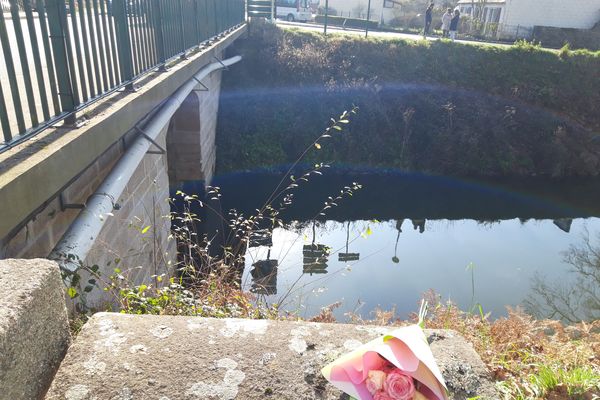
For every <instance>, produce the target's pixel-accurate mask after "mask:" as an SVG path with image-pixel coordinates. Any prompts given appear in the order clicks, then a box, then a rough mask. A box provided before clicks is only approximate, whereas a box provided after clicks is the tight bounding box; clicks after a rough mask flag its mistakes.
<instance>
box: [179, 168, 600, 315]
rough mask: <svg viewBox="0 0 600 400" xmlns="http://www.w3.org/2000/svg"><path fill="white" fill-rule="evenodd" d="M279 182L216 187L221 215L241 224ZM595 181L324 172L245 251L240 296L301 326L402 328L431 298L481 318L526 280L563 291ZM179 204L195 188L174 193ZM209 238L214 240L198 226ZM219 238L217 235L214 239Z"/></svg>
mask: <svg viewBox="0 0 600 400" xmlns="http://www.w3.org/2000/svg"><path fill="white" fill-rule="evenodd" d="M280 178H281V175H279V174H276V173H266V172H245V173H237V174H231V175H226V176H221V177H219V178H217V179H216V180H215V182H214V185H216V186H220V188H221V194H222V197H221V204H220V207H222V209H224V210H228V209H230V208H235V209H236V210H237V211H238V212H240V213H243V214H245V215H251V214H252V213H253V212H254V210H255V209H256V208H260V207H261V206H262V205H263V203H264V201H265V199H266V198H267V197H268V195H269V194H270V193H271V192H272V190H273V188H274V187H276V185H277V182H278V181H279V179H280ZM353 181H358V182H360V183H361V184H362V185H363V189H361V190H360V191H359V192H357V193H355V195H354V196H352V197H349V198H346V199H344V200H343V201H341V202H338V203H339V206H338V207H335V208H334V209H332V210H329V212H328V213H327V215H326V216H324V217H323V216H318V212H319V210H320V209H321V208H322V205H323V201H324V200H325V199H326V198H327V196H329V195H333V194H336V193H338V192H339V189H340V188H343V187H344V186H345V185H348V184H350V183H352V182H353ZM599 187H600V186H599V185H598V182H597V181H596V182H595V181H589V180H587V181H577V180H571V181H563V182H557V181H550V180H541V179H535V180H518V181H515V180H512V181H509V180H504V181H496V182H487V183H485V184H483V183H481V182H476V181H467V180H456V179H450V178H444V177H431V176H425V175H407V174H402V173H399V172H394V171H384V172H381V171H379V172H374V171H359V172H357V171H344V172H340V171H333V172H332V171H329V172H328V173H327V174H325V175H324V176H322V177H318V178H315V179H313V180H312V181H311V182H310V183H309V184H308V185H307V186H306V188H303V189H301V190H299V191H298V192H297V194H296V196H295V199H294V203H293V204H292V206H291V207H289V209H288V210H286V211H285V212H284V213H283V214H282V217H283V219H284V222H285V226H284V227H282V228H277V229H274V230H273V231H272V234H270V235H269V233H268V231H267V236H269V237H267V238H263V239H262V240H257V241H253V242H252V243H251V246H250V248H249V249H248V250H247V255H246V260H245V269H244V274H243V278H242V281H243V284H244V288H245V289H246V290H249V291H252V292H254V293H256V294H257V295H258V296H259V297H260V298H261V299H263V300H266V301H268V302H271V303H278V304H281V306H282V308H283V309H285V310H287V311H290V312H296V313H298V314H300V315H301V316H303V317H310V316H314V315H315V314H317V313H318V312H319V310H320V309H321V308H322V307H324V306H327V305H330V304H333V303H336V302H341V306H340V307H338V308H337V309H336V310H335V315H336V317H337V318H339V319H340V320H344V319H345V318H346V313H349V312H351V313H356V314H358V315H360V316H362V317H363V318H370V317H372V316H373V311H374V310H376V309H377V308H381V309H384V310H390V309H395V311H396V314H397V315H398V316H399V317H401V318H406V317H407V316H408V315H409V313H411V312H414V311H416V310H417V309H418V305H417V304H418V301H419V299H420V298H421V296H422V295H423V293H425V292H427V291H429V290H433V291H435V293H437V294H438V295H439V296H441V298H442V299H443V300H451V301H453V302H455V303H456V304H458V305H459V306H460V307H461V308H462V309H463V310H475V311H476V312H479V305H481V308H482V309H483V311H484V312H486V313H487V312H489V313H491V316H492V318H497V317H501V316H503V315H506V307H507V306H511V307H515V306H518V305H521V304H523V301H524V300H525V299H527V297H528V296H531V295H532V285H533V277H534V276H535V275H536V274H537V275H538V276H540V277H543V278H544V279H545V280H546V281H547V282H548V283H550V284H554V282H560V283H562V284H564V283H568V282H571V281H574V278H575V277H574V276H573V273H572V272H570V271H571V269H570V266H569V265H568V264H567V263H566V262H565V261H564V252H565V251H567V250H568V249H569V248H570V246H572V245H580V244H582V243H583V240H584V239H585V238H586V237H588V236H589V235H590V234H591V235H592V236H594V235H595V234H596V233H598V232H600V218H597V217H599V216H600V206H599V205H600V189H599ZM184 189H185V190H186V191H188V193H189V192H190V191H194V190H197V188H194V187H193V186H192V187H187V188H184ZM206 220H207V226H209V228H208V229H209V230H214V229H217V228H215V226H217V225H218V224H215V223H214V222H213V223H211V220H212V219H211V217H210V216H206ZM219 229H222V228H219Z"/></svg>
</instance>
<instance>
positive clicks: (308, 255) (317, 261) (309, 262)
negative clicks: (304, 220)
mask: <svg viewBox="0 0 600 400" xmlns="http://www.w3.org/2000/svg"><path fill="white" fill-rule="evenodd" d="M312 232H313V237H312V243H311V244H305V245H304V247H303V248H302V256H303V260H302V272H303V273H305V274H310V275H312V274H326V273H327V267H328V265H327V261H328V259H329V253H330V251H331V248H330V247H329V246H327V245H325V244H318V243H315V239H316V222H315V221H313V226H312Z"/></svg>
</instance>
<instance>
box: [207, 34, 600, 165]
mask: <svg viewBox="0 0 600 400" xmlns="http://www.w3.org/2000/svg"><path fill="white" fill-rule="evenodd" d="M231 51H232V53H236V54H242V55H243V56H244V62H243V63H241V64H239V65H238V66H235V67H234V68H232V69H231V71H229V72H228V73H227V74H225V75H224V81H223V91H222V97H221V107H220V114H219V125H218V126H219V127H218V130H219V132H218V134H217V140H218V146H219V147H218V149H219V150H218V151H219V154H218V157H217V160H218V167H217V168H218V171H219V172H227V171H233V170H240V169H253V168H256V167H268V166H271V165H277V164H282V163H286V162H290V161H293V160H294V159H295V157H296V156H297V155H298V154H299V152H300V151H301V150H302V149H304V148H305V146H307V145H308V144H310V143H311V142H312V141H313V140H314V138H315V137H316V136H318V134H319V133H320V132H322V130H323V129H324V128H325V127H326V126H327V121H328V120H329V118H330V117H335V116H337V115H339V114H340V113H341V112H342V111H343V110H345V109H349V108H351V107H352V106H353V105H356V106H358V107H359V112H358V115H357V116H356V117H355V118H354V119H353V121H352V124H350V125H349V126H348V127H347V128H346V129H345V130H344V133H343V135H341V136H338V137H336V138H334V139H332V141H333V143H332V145H329V146H324V148H323V150H322V151H321V152H319V154H315V155H314V157H315V160H316V159H317V158H318V159H319V160H331V161H333V162H340V163H344V164H346V165H362V166H371V167H386V168H400V169H403V170H411V171H420V172H425V173H433V174H445V175H456V176H481V177H492V176H493V177H505V176H550V177H570V176H597V175H598V174H599V173H600V140H599V139H598V133H600V52H596V53H592V52H587V51H576V52H571V51H562V52H551V51H547V50H543V49H540V48H537V47H535V46H531V45H529V44H520V45H518V46H514V47H511V48H499V47H489V46H473V45H462V44H455V43H449V42H407V41H402V40H385V41H384V40H376V39H369V40H365V39H362V38H356V37H347V36H330V37H329V38H328V39H325V38H323V37H322V36H321V35H317V34H312V33H305V32H299V31H289V30H287V31H282V30H279V29H277V28H274V27H270V26H267V27H260V28H258V27H252V29H251V34H250V36H249V38H248V40H245V41H241V42H240V43H239V44H238V45H237V47H236V48H234V49H232V50H231ZM309 161H310V155H309Z"/></svg>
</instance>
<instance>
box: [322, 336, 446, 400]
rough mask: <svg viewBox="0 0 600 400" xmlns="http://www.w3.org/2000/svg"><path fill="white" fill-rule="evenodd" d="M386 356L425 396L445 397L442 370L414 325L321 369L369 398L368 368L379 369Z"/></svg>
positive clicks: (365, 399)
mask: <svg viewBox="0 0 600 400" xmlns="http://www.w3.org/2000/svg"><path fill="white" fill-rule="evenodd" d="M381 357H383V358H385V359H386V360H388V361H389V362H390V363H391V364H393V365H394V366H395V367H396V368H399V369H400V370H402V371H403V372H404V373H405V374H406V375H409V376H412V377H413V379H414V380H416V381H418V382H420V383H421V389H419V392H420V393H421V394H422V395H423V396H424V397H425V398H426V399H428V400H447V399H448V396H447V394H446V393H447V388H446V383H445V382H444V378H443V377H442V373H441V372H440V369H439V367H438V366H437V363H436V362H435V359H434V357H433V354H432V353H431V349H430V348H429V344H428V343H427V338H426V337H425V333H424V332H423V330H422V329H421V328H420V327H419V326H418V325H412V326H408V327H405V328H399V329H396V330H394V331H391V332H390V333H389V334H387V335H385V336H381V337H379V338H377V339H375V340H373V341H371V342H369V343H366V344H364V345H362V346H360V347H359V348H358V349H356V350H354V351H352V352H350V353H348V354H345V355H343V356H342V357H340V358H339V359H337V360H336V361H334V362H332V363H331V364H329V365H327V366H326V367H325V368H323V370H322V371H321V372H322V373H323V376H325V378H326V379H327V380H328V381H329V382H331V384H333V385H334V386H335V387H337V388H338V389H340V390H341V391H343V392H345V393H347V394H348V395H350V396H352V397H354V398H356V399H358V400H372V399H373V396H372V395H371V393H369V391H368V390H367V386H366V383H365V381H366V379H367V375H368V373H369V371H371V370H378V369H381V368H382V366H383V364H385V361H384V360H382V359H381Z"/></svg>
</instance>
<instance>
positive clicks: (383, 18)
mask: <svg viewBox="0 0 600 400" xmlns="http://www.w3.org/2000/svg"><path fill="white" fill-rule="evenodd" d="M368 3H369V0H329V7H330V8H333V9H334V10H335V11H337V15H341V16H344V17H349V18H367V7H368ZM320 6H321V7H325V0H321V1H320ZM399 9H400V4H399V3H397V2H395V1H392V0H371V15H370V20H371V21H377V22H379V23H380V24H383V23H387V22H388V21H390V20H391V19H393V18H394V17H395V16H396V15H395V12H396V11H397V10H399Z"/></svg>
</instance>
